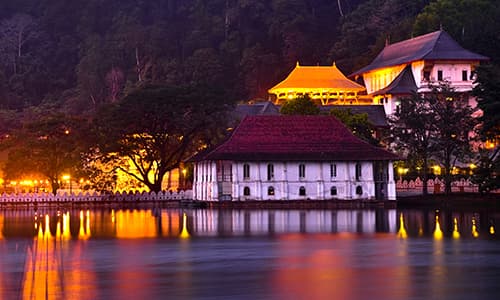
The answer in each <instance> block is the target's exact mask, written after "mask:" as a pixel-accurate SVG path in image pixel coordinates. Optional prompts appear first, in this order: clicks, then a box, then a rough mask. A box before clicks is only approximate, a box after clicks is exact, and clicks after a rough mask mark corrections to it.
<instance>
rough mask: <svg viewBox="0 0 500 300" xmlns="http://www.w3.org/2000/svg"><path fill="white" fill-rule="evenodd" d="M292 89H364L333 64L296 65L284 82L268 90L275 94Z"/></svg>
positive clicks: (354, 90) (356, 90)
mask: <svg viewBox="0 0 500 300" xmlns="http://www.w3.org/2000/svg"><path fill="white" fill-rule="evenodd" d="M294 89H324V90H330V91H334V90H336V91H353V92H359V91H364V90H365V88H364V87H363V86H362V85H360V84H357V83H356V82H354V81H352V80H350V79H348V78H347V77H346V76H345V75H344V74H342V72H341V71H340V70H339V69H338V68H337V66H336V65H335V63H333V65H331V66H301V65H299V63H298V62H297V65H296V66H295V68H294V69H293V70H292V72H291V73H290V74H289V75H288V77H287V78H285V80H283V81H282V82H280V83H278V84H277V85H275V86H274V87H273V88H271V89H270V90H269V93H270V94H276V93H278V92H279V91H280V90H294Z"/></svg>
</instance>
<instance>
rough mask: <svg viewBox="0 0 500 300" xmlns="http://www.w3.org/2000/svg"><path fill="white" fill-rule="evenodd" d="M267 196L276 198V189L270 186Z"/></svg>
mask: <svg viewBox="0 0 500 300" xmlns="http://www.w3.org/2000/svg"><path fill="white" fill-rule="evenodd" d="M267 195H269V196H274V187H272V186H270V187H268V188H267Z"/></svg>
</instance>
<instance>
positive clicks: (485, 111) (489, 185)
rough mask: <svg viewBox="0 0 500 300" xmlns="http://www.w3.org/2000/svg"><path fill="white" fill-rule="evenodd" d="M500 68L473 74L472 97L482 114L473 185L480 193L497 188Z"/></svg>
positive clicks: (485, 68)
mask: <svg viewBox="0 0 500 300" xmlns="http://www.w3.org/2000/svg"><path fill="white" fill-rule="evenodd" d="M499 74H500V67H498V66H495V65H484V66H481V67H479V69H478V70H477V79H476V83H477V85H476V86H475V87H474V91H473V92H474V95H475V96H477V102H478V107H479V108H480V109H481V111H482V116H481V117H480V121H481V126H480V130H479V134H480V137H481V140H482V142H483V146H484V147H483V149H482V150H481V151H480V152H479V154H480V156H479V163H478V168H477V169H476V170H474V176H473V177H472V180H473V182H475V183H477V184H479V190H480V191H481V192H488V191H491V190H496V189H498V188H500V176H498V174H500V145H499V143H500V75H499Z"/></svg>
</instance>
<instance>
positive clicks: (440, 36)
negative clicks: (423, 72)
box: [350, 30, 488, 76]
mask: <svg viewBox="0 0 500 300" xmlns="http://www.w3.org/2000/svg"><path fill="white" fill-rule="evenodd" d="M422 59H425V60H470V61H482V60H488V57H486V56H483V55H480V54H477V53H474V52H472V51H469V50H466V49H464V48H462V46H460V45H459V44H458V43H457V42H456V41H455V40H454V39H453V38H452V37H451V36H450V35H449V34H448V33H446V32H445V31H442V30H439V31H435V32H431V33H428V34H425V35H421V36H418V37H416V38H412V39H409V40H405V41H402V42H399V43H395V44H392V45H387V46H386V47H385V48H384V49H383V50H382V52H380V53H379V55H378V56H377V57H376V58H375V59H374V60H373V61H372V62H371V64H369V65H368V66H366V67H364V68H362V69H360V70H358V71H356V72H354V73H353V74H351V75H350V76H355V75H360V74H363V73H366V72H369V71H372V70H376V69H381V68H385V67H388V66H397V65H402V64H407V63H411V62H414V61H418V60H422Z"/></svg>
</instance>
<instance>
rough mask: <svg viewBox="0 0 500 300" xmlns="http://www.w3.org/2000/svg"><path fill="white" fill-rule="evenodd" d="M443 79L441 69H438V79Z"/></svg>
mask: <svg viewBox="0 0 500 300" xmlns="http://www.w3.org/2000/svg"><path fill="white" fill-rule="evenodd" d="M442 80H443V70H438V81H442Z"/></svg>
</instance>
